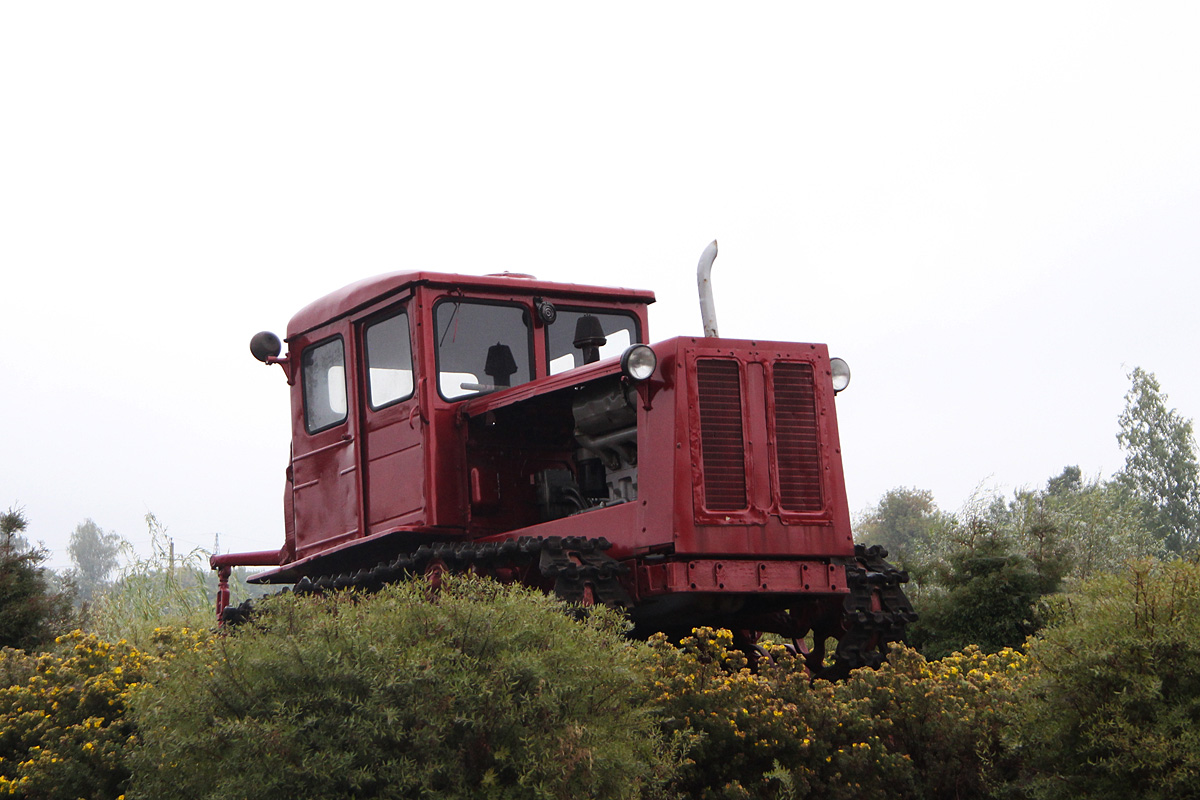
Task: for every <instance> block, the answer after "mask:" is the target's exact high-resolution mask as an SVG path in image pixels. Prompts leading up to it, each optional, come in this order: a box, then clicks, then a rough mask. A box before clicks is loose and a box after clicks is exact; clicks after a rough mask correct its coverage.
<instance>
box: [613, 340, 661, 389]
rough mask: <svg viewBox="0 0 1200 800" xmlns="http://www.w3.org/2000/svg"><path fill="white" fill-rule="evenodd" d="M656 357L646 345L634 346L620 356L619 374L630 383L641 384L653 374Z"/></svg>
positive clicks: (656, 364) (656, 362) (656, 361)
mask: <svg viewBox="0 0 1200 800" xmlns="http://www.w3.org/2000/svg"><path fill="white" fill-rule="evenodd" d="M657 366H658V356H656V355H655V354H654V351H653V350H651V349H650V348H649V347H648V346H647V345H644V344H635V345H633V346H632V347H629V348H627V349H626V350H625V352H624V353H622V354H621V372H623V373H624V374H625V377H627V378H629V380H631V381H636V382H638V383H641V382H642V381H644V380H646V379H647V378H649V377H650V376H651V375H653V374H654V368H655V367H657Z"/></svg>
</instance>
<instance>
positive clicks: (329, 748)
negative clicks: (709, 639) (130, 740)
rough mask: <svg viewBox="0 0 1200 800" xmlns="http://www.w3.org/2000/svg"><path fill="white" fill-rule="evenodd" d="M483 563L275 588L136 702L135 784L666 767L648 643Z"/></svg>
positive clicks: (584, 778)
mask: <svg viewBox="0 0 1200 800" xmlns="http://www.w3.org/2000/svg"><path fill="white" fill-rule="evenodd" d="M623 624H624V623H623V620H622V619H621V618H620V617H618V616H617V615H615V614H612V613H610V612H607V611H605V610H599V611H597V612H596V613H595V614H593V615H591V616H590V617H589V618H588V620H587V621H586V622H585V623H584V624H580V623H578V622H576V621H575V620H573V619H571V618H569V617H568V616H567V615H565V614H564V613H562V606H561V604H560V603H558V602H557V601H554V600H552V599H550V598H547V597H544V596H542V595H539V594H533V593H530V592H528V591H526V590H522V589H520V588H517V587H503V586H500V585H498V584H495V583H492V582H486V581H480V580H469V579H458V580H453V581H449V580H448V581H447V582H446V583H445V584H444V585H443V587H442V589H441V591H439V592H438V593H437V594H436V595H434V596H433V597H430V596H429V591H428V587H427V586H426V585H423V584H422V583H420V582H417V583H409V584H401V585H397V586H392V587H388V588H386V589H384V590H383V591H381V592H380V593H378V594H376V595H373V596H370V597H361V596H355V595H348V594H337V595H332V596H329V597H326V598H322V599H314V598H308V597H306V598H297V597H292V596H288V595H283V596H280V597H277V598H271V599H270V600H269V601H264V604H263V610H262V611H261V612H260V614H259V615H258V616H257V617H256V619H255V622H254V623H253V624H250V625H245V626H241V627H240V628H239V629H237V630H236V631H235V632H233V633H231V634H230V635H227V636H223V637H220V638H219V639H218V640H217V641H216V642H215V644H214V645H213V647H212V648H211V649H210V650H208V651H204V652H196V653H191V654H185V655H181V656H179V657H177V658H176V659H174V660H173V661H172V662H171V663H170V664H169V666H168V668H167V670H166V673H165V674H164V675H163V677H162V678H161V680H159V681H158V682H156V683H155V685H154V686H152V687H148V688H146V689H145V690H144V691H142V692H141V693H139V696H138V698H137V701H136V703H135V708H136V719H137V722H138V725H139V728H140V730H141V736H142V746H141V747H140V748H139V749H138V751H137V753H136V754H135V760H134V763H135V776H134V782H133V790H132V791H131V793H130V797H131V798H132V797H143V798H158V797H167V796H170V797H175V798H201V797H240V796H245V795H246V793H247V791H250V790H251V789H252V790H253V793H254V796H255V797H260V798H305V797H314V798H315V797H359V798H365V797H378V798H392V797H396V798H400V797H426V796H429V797H432V796H436V797H444V798H468V797H469V798H486V797H497V798H499V797H504V798H519V797H530V798H557V797H564V798H565V797H612V798H617V797H633V796H638V795H639V793H642V792H643V791H645V790H648V789H649V788H650V787H652V786H654V785H656V784H657V783H659V782H661V780H662V778H663V777H665V774H666V770H667V767H668V763H669V762H668V760H667V751H666V750H665V749H664V748H661V747H659V745H658V739H657V737H656V735H655V733H654V729H653V723H652V722H651V720H650V719H649V717H648V715H647V714H646V713H645V711H644V710H643V709H642V708H641V707H640V706H639V705H638V704H637V703H635V702H632V700H631V694H632V692H634V691H635V690H636V688H637V687H638V686H639V684H640V682H641V678H642V676H644V675H645V667H644V665H643V664H642V661H643V659H644V658H645V657H646V651H645V648H643V647H640V646H638V645H635V644H632V643H630V642H627V641H625V640H624V639H623V638H622V637H621V636H619V635H618V634H619V632H620V627H621V626H623Z"/></svg>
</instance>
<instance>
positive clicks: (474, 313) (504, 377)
mask: <svg viewBox="0 0 1200 800" xmlns="http://www.w3.org/2000/svg"><path fill="white" fill-rule="evenodd" d="M433 318H434V331H435V334H434V335H435V337H436V341H437V369H438V392H440V393H441V395H442V397H444V398H445V399H447V400H454V399H457V398H460V397H467V396H470V395H473V394H480V393H483V392H491V391H495V390H496V389H500V388H504V387H506V386H516V385H518V384H522V383H525V382H527V381H529V380H532V379H533V368H532V361H533V360H532V358H531V357H530V352H531V351H532V349H533V347H532V345H533V336H532V333H533V332H532V331H531V330H530V327H529V314H528V313H527V312H526V311H525V309H524V308H523V307H522V306H516V305H502V304H499V303H480V302H473V301H466V300H455V299H445V300H442V301H440V302H439V303H438V304H437V305H436V306H435V307H434V310H433Z"/></svg>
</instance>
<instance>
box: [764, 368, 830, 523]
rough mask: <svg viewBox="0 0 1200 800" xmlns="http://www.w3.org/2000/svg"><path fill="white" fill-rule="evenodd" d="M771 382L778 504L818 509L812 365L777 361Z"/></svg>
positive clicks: (803, 508)
mask: <svg viewBox="0 0 1200 800" xmlns="http://www.w3.org/2000/svg"><path fill="white" fill-rule="evenodd" d="M774 384H775V386H774V388H775V457H776V462H777V468H778V475H779V504H780V506H782V507H783V508H784V509H786V510H788V511H820V510H821V508H822V505H823V504H822V498H821V462H820V458H819V454H820V451H819V448H818V446H817V410H816V404H815V402H814V399H813V368H812V365H811V364H796V363H790V362H781V363H777V364H776V365H775V381H774Z"/></svg>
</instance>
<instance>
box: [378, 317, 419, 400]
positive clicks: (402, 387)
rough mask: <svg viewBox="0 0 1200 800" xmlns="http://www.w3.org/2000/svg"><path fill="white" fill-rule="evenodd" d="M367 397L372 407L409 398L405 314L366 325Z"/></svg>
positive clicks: (410, 376)
mask: <svg viewBox="0 0 1200 800" xmlns="http://www.w3.org/2000/svg"><path fill="white" fill-rule="evenodd" d="M366 342H367V389H368V392H367V396H368V398H369V400H370V403H371V408H372V409H380V408H383V407H384V406H389V405H391V404H392V403H398V402H400V401H401V400H405V399H407V398H409V397H412V393H413V367H412V339H411V336H410V334H409V330H408V314H406V313H404V311H403V310H401V311H400V312H399V313H398V314H394V315H393V316H390V317H388V318H387V319H383V320H380V321H379V322H374V323H371V324H370V325H368V326H367V335H366Z"/></svg>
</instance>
